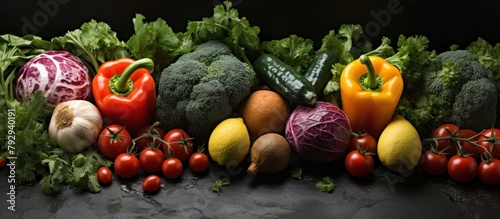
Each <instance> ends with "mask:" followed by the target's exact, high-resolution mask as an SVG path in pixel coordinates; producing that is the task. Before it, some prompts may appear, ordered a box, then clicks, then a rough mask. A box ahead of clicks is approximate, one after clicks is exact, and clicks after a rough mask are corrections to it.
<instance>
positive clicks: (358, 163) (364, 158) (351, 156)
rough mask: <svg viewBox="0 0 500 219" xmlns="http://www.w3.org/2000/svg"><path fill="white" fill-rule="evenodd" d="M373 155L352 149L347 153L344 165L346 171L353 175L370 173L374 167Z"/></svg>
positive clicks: (358, 175) (359, 175)
mask: <svg viewBox="0 0 500 219" xmlns="http://www.w3.org/2000/svg"><path fill="white" fill-rule="evenodd" d="M374 165H375V164H374V162H373V157H372V156H371V155H370V154H369V153H365V152H363V151H361V152H360V150H354V151H351V152H349V153H348V154H347V156H346V158H345V167H346V169H347V171H348V172H349V173H350V174H351V175H353V176H355V177H365V176H368V175H370V173H371V172H372V171H373V168H374Z"/></svg>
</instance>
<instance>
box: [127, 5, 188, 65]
mask: <svg viewBox="0 0 500 219" xmlns="http://www.w3.org/2000/svg"><path fill="white" fill-rule="evenodd" d="M144 19H145V17H144V16H143V15H142V14H136V16H135V18H134V19H132V21H133V23H134V30H135V33H134V35H132V36H131V37H130V39H129V40H128V41H127V43H126V44H127V47H128V50H129V51H130V54H131V56H132V58H135V59H141V58H150V59H152V60H155V70H156V71H160V72H161V70H163V68H165V67H166V66H167V65H168V64H170V63H172V62H173V61H174V59H175V58H176V57H177V56H179V55H182V54H185V53H188V52H190V51H192V50H193V49H194V47H195V45H194V43H193V42H192V41H191V40H190V38H186V37H184V35H182V34H179V35H178V34H176V33H175V32H174V31H173V30H172V28H171V27H170V26H169V25H168V24H167V22H166V21H165V20H163V19H161V18H158V19H157V20H156V21H154V22H144Z"/></svg>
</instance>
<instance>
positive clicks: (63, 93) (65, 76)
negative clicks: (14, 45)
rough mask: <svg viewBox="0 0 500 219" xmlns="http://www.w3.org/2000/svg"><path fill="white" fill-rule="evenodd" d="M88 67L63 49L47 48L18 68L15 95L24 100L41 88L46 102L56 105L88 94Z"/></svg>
mask: <svg viewBox="0 0 500 219" xmlns="http://www.w3.org/2000/svg"><path fill="white" fill-rule="evenodd" d="M90 83H91V78H90V75H89V69H88V68H87V67H86V66H85V64H83V62H82V61H81V60H80V59H79V58H78V57H77V56H75V55H73V54H71V53H69V52H67V51H47V52H44V53H42V54H40V55H37V56H35V57H33V58H32V59H30V60H29V61H28V62H27V63H26V64H24V66H23V67H22V68H21V70H20V73H19V77H18V78H17V82H16V95H17V99H19V101H21V102H25V101H27V100H28V98H29V97H30V96H31V94H33V93H34V92H35V91H38V90H41V91H42V92H43V93H44V94H45V98H46V99H47V102H48V103H49V104H52V105H57V104H59V103H61V102H64V101H67V100H75V99H81V100H85V99H87V98H88V97H89V96H90V92H91V90H90Z"/></svg>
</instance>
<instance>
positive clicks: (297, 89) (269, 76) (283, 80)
mask: <svg viewBox="0 0 500 219" xmlns="http://www.w3.org/2000/svg"><path fill="white" fill-rule="evenodd" d="M253 68H254V70H255V72H256V73H257V75H258V76H259V77H260V78H261V79H262V80H263V82H264V83H265V84H266V85H267V86H269V87H270V88H271V89H272V90H274V91H275V92H276V93H279V94H280V95H282V96H283V97H284V98H285V99H286V100H288V101H291V102H292V103H295V104H297V105H303V106H314V105H315V104H316V99H317V95H316V93H315V92H314V88H313V85H312V84H311V82H309V81H308V80H307V79H306V78H305V77H304V75H301V74H299V73H298V72H297V71H296V70H295V69H294V68H292V67H291V66H290V65H288V64H286V63H285V62H283V61H282V60H280V59H279V58H277V57H276V56H274V55H271V54H262V55H260V56H259V57H257V59H256V60H255V61H254V63H253Z"/></svg>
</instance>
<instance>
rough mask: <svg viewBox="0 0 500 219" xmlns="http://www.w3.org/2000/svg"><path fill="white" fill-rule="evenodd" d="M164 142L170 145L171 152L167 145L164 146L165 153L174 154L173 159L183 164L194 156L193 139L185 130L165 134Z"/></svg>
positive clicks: (175, 130)
mask: <svg viewBox="0 0 500 219" xmlns="http://www.w3.org/2000/svg"><path fill="white" fill-rule="evenodd" d="M163 140H164V141H166V142H168V143H169V144H170V147H171V150H169V147H168V145H167V144H163V151H164V152H165V153H166V154H168V153H172V154H173V157H175V158H178V159H179V160H180V161H181V162H184V161H187V160H188V159H189V157H190V156H191V155H192V154H193V138H191V137H190V136H189V134H188V133H187V132H186V131H184V130H183V129H172V130H170V131H168V132H167V133H166V134H165V137H164V138H163Z"/></svg>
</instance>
